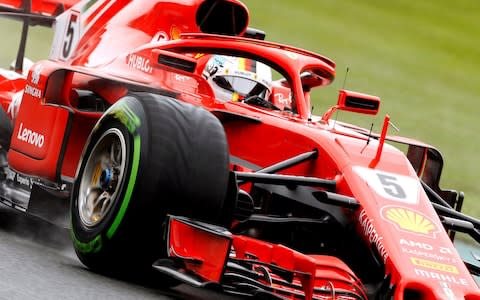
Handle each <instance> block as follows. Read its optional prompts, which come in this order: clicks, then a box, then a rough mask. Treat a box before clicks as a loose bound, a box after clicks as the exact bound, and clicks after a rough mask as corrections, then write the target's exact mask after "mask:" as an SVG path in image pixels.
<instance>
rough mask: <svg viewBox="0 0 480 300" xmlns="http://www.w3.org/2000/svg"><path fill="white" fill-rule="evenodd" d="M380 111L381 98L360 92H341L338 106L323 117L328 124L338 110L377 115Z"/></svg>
mask: <svg viewBox="0 0 480 300" xmlns="http://www.w3.org/2000/svg"><path fill="white" fill-rule="evenodd" d="M379 109H380V98H379V97H377V96H372V95H367V94H362V93H358V92H353V91H348V90H340V93H339V94H338V101H337V105H335V106H333V107H331V108H330V109H329V110H328V111H327V112H326V113H325V114H324V115H323V117H322V121H324V122H327V121H328V120H329V119H330V117H331V116H332V114H333V113H334V112H335V111H336V110H343V111H350V112H355V113H360V114H367V115H376V114H377V113H378V111H379Z"/></svg>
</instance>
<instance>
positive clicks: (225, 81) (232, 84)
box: [213, 75, 269, 100]
mask: <svg viewBox="0 0 480 300" xmlns="http://www.w3.org/2000/svg"><path fill="white" fill-rule="evenodd" d="M213 82H215V83H216V84H217V86H219V87H220V88H222V89H224V90H227V91H229V92H231V93H232V94H233V93H236V94H238V95H239V96H240V98H241V99H243V98H246V97H249V96H253V95H258V96H260V97H262V98H264V99H266V98H267V97H268V96H269V90H268V88H267V87H266V86H265V85H263V84H262V83H260V82H257V81H255V80H252V79H248V78H244V77H238V76H228V75H227V76H225V75H224V76H215V77H214V78H213ZM225 100H227V99H225Z"/></svg>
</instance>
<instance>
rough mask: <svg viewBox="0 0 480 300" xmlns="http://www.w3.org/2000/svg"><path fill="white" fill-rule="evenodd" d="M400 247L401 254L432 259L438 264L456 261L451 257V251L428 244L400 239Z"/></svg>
mask: <svg viewBox="0 0 480 300" xmlns="http://www.w3.org/2000/svg"><path fill="white" fill-rule="evenodd" d="M400 245H401V251H402V253H405V254H410V255H415V256H417V257H421V258H427V259H433V260H435V261H438V262H447V263H452V264H455V263H457V259H455V258H453V257H452V254H453V251H452V249H451V248H448V247H441V246H432V245H430V244H428V243H424V242H417V241H412V240H407V239H400Z"/></svg>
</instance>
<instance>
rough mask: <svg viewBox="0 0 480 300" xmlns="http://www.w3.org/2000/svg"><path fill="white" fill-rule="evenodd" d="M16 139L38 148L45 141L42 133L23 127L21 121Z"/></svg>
mask: <svg viewBox="0 0 480 300" xmlns="http://www.w3.org/2000/svg"><path fill="white" fill-rule="evenodd" d="M17 139H19V140H21V141H24V142H26V143H29V144H30V145H33V146H35V147H38V148H42V147H43V144H44V143H45V137H44V136H43V134H40V133H38V132H35V131H33V130H31V129H28V128H24V127H23V123H20V128H19V129H18V134H17Z"/></svg>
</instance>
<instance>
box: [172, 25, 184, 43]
mask: <svg viewBox="0 0 480 300" xmlns="http://www.w3.org/2000/svg"><path fill="white" fill-rule="evenodd" d="M181 34H182V31H181V30H180V29H179V28H178V27H177V26H176V25H173V26H172V27H171V28H170V38H171V39H172V40H178V39H180V35H181Z"/></svg>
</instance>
